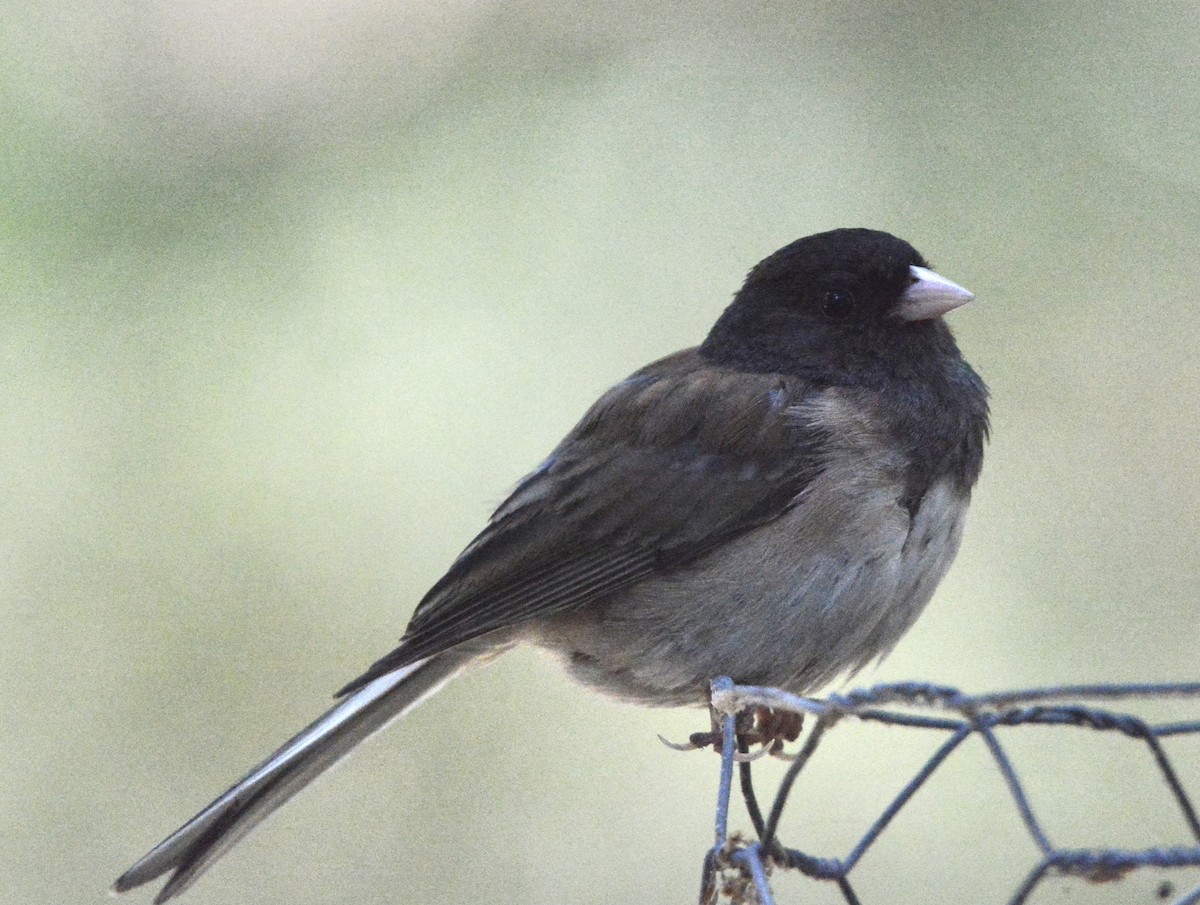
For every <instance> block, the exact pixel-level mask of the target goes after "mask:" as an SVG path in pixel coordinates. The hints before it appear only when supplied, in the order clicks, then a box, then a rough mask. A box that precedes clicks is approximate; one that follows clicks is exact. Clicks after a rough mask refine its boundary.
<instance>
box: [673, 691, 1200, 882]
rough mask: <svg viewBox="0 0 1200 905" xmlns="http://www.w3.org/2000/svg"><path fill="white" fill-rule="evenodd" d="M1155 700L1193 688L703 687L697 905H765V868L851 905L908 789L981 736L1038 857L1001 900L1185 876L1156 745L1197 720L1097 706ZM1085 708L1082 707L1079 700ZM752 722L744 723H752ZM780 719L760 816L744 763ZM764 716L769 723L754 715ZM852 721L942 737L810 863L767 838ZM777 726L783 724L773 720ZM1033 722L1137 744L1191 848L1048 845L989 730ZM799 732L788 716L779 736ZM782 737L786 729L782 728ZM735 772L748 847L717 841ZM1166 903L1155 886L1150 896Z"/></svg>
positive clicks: (1192, 728)
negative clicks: (793, 742)
mask: <svg viewBox="0 0 1200 905" xmlns="http://www.w3.org/2000/svg"><path fill="white" fill-rule="evenodd" d="M1163 698H1190V699H1197V698H1200V682H1195V683H1182V684H1130V685H1072V686H1062V687H1056V688H1037V689H1029V690H1025V691H1013V692H1000V693H997V694H982V695H968V694H963V693H962V692H960V691H958V690H957V689H954V688H948V687H945V686H939V685H928V684H921V683H902V684H896V685H878V686H875V687H873V688H867V689H862V690H858V691H854V692H851V693H850V694H846V695H837V694H834V695H830V696H828V697H827V698H823V699H813V698H804V697H799V696H797V695H792V694H788V693H786V692H783V691H780V690H778V689H774V688H761V687H754V686H744V685H735V684H734V683H733V681H732V680H731V679H728V678H722V679H717V680H716V681H714V682H713V683H712V703H713V710H714V713H715V714H716V716H717V717H719V720H720V725H719V727H718V728H716V729H715V730H714V733H713V735H712V737H711V738H708V739H704V738H698V739H697V741H698V742H705V741H711V742H712V743H714V744H715V745H718V746H719V747H720V750H721V777H720V785H719V791H718V796H717V812H716V843H715V845H714V846H713V848H712V849H710V850H709V852H708V853H707V855H706V856H705V859H704V869H703V877H702V882H701V891H700V902H701V905H712V903H716V902H718V901H719V900H722V899H724V900H726V901H731V902H734V903H737V905H742V903H746V905H749V903H761V905H774V898H773V895H772V892H771V888H770V885H769V883H768V876H769V874H770V872H771V871H773V870H775V869H780V868H781V869H787V870H795V871H799V872H800V873H802V874H804V875H806V876H808V877H811V878H813V879H814V880H818V881H825V882H828V883H831V884H834V885H835V886H836V887H837V889H838V890H839V892H840V893H841V896H842V898H843V899H844V901H845V902H846V903H848V905H863V903H862V901H861V900H860V899H859V897H858V895H857V893H856V892H855V890H854V887H853V885H852V884H851V874H852V872H853V871H854V869H855V867H856V866H857V865H858V864H859V862H860V861H861V860H862V858H863V856H864V855H865V854H866V853H867V851H868V850H869V849H870V847H871V846H872V845H873V844H874V843H875V842H876V841H877V840H878V839H879V837H880V835H881V834H882V833H883V832H884V830H886V829H887V827H888V825H889V824H890V823H891V822H892V820H893V819H894V818H895V817H896V815H897V814H898V813H900V811H901V810H902V809H903V808H904V807H905V805H907V804H908V803H909V801H911V800H912V798H913V796H914V795H915V794H916V793H917V791H918V790H919V789H920V788H921V787H922V786H923V785H924V784H925V782H926V781H927V780H928V779H929V778H930V777H931V776H932V775H933V774H934V772H935V771H936V770H937V769H938V768H939V767H940V766H941V765H942V764H944V763H945V762H946V761H947V759H948V758H950V757H951V755H953V754H954V753H955V751H957V750H959V748H960V746H961V745H962V743H963V742H964V741H966V740H967V739H968V738H970V737H971V736H974V735H978V736H980V737H981V738H982V740H983V742H984V744H985V745H986V748H987V751H988V753H989V755H990V758H991V761H992V763H993V764H994V766H995V769H996V770H997V771H998V772H999V773H1000V775H1001V776H1002V777H1003V780H1004V784H1005V786H1006V788H1007V791H1008V795H1009V798H1010V799H1011V801H1012V804H1013V807H1014V808H1015V809H1016V811H1017V813H1018V814H1019V816H1020V819H1021V822H1022V824H1023V825H1024V828H1025V830H1026V832H1028V834H1029V837H1030V838H1031V839H1032V841H1033V843H1034V845H1035V846H1036V847H1037V850H1038V852H1039V853H1040V860H1038V861H1037V863H1036V864H1034V865H1033V867H1032V868H1031V869H1030V871H1029V873H1028V875H1027V876H1026V877H1025V879H1024V881H1023V882H1022V883H1021V884H1020V886H1019V887H1018V888H1017V889H1016V891H1015V892H1014V893H1013V894H1012V896H1011V898H1010V899H1009V900H1008V901H1009V903H1010V905H1025V903H1028V902H1029V901H1030V898H1031V896H1032V895H1033V893H1034V891H1035V890H1036V889H1037V888H1038V886H1039V885H1040V884H1042V883H1043V881H1045V880H1046V879H1047V878H1049V877H1064V876H1065V877H1075V878H1081V879H1084V880H1090V881H1093V882H1104V881H1109V880H1115V879H1120V878H1121V877H1124V876H1125V875H1126V874H1127V873H1129V872H1131V871H1135V870H1138V869H1141V868H1167V869H1170V868H1186V867H1197V866H1200V820H1198V819H1197V814H1196V808H1195V806H1194V805H1193V803H1192V799H1191V797H1190V796H1189V795H1188V793H1187V791H1186V790H1185V788H1184V784H1183V782H1182V781H1181V780H1180V777H1179V773H1178V771H1177V770H1176V768H1175V765H1174V764H1173V763H1172V761H1171V758H1170V757H1168V755H1167V752H1166V750H1165V749H1164V747H1163V743H1162V742H1163V739H1166V738H1169V737H1172V736H1183V735H1194V734H1200V720H1193V721H1185V722H1168V723H1150V722H1147V721H1146V720H1144V719H1142V718H1141V717H1139V716H1137V715H1135V714H1133V713H1125V712H1116V711H1114V710H1111V709H1106V708H1105V707H1103V706H1101V705H1100V703H1099V702H1106V701H1135V702H1146V701H1148V700H1150V699H1163ZM1084 702H1089V703H1084ZM755 713H757V714H758V720H759V723H758V724H756V723H755V722H754V720H753V717H752V716H751V715H752V714H755ZM780 714H794V715H796V716H799V717H801V718H802V719H804V720H805V721H811V725H810V727H809V728H808V730H807V732H806V734H805V736H804V741H803V743H802V745H801V746H800V749H799V751H798V752H797V753H796V754H795V755H791V758H792V763H791V765H790V766H789V767H788V770H787V772H786V773H785V774H784V777H783V779H782V781H781V782H780V785H779V788H778V789H777V791H776V793H775V796H774V798H773V800H772V803H771V807H770V810H769V812H768V813H767V814H766V815H765V816H764V814H763V811H762V809H761V807H760V806H759V802H758V798H757V795H756V794H755V790H754V785H753V781H752V778H751V760H752V759H753V757H752V756H750V755H749V751H750V746H751V744H752V743H759V744H761V745H763V748H764V749H765V750H768V751H770V752H772V753H777V754H778V753H779V752H780V748H781V742H780V741H779V740H772V738H771V737H770V735H771V730H767V731H766V732H764V731H762V730H760V729H758V728H756V727H757V726H758V725H767V726H777V725H779V724H780V721H779V715H780ZM768 715H769V716H770V719H769V720H768V719H766V717H768ZM846 719H855V720H860V721H865V722H875V723H882V724H885V725H888V726H899V727H907V728H911V729H915V730H924V731H931V732H937V733H941V734H944V735H945V736H946V738H945V740H944V741H943V742H942V744H941V745H940V746H939V747H938V748H937V750H936V751H935V752H934V753H933V755H932V756H931V757H929V758H928V759H927V760H926V761H925V763H924V764H923V765H922V766H921V768H920V769H919V770H917V772H916V773H915V775H913V776H912V778H911V779H910V780H909V781H908V782H907V783H906V784H905V785H904V787H903V788H902V789H901V790H900V792H899V794H897V795H896V797H895V798H893V799H892V801H891V802H890V803H889V804H888V805H887V806H886V807H885V808H884V809H883V811H882V813H880V814H879V816H878V817H877V818H876V819H875V820H874V821H873V822H872V823H871V824H870V826H869V827H868V828H867V830H866V832H865V833H864V834H863V835H862V837H861V838H860V839H859V840H858V842H857V844H855V845H854V847H853V849H852V850H851V851H850V853H849V854H848V855H846V856H845V857H844V858H822V857H815V856H813V855H810V854H806V853H805V852H802V851H798V850H796V849H790V848H786V847H785V846H783V845H782V844H781V843H780V842H779V839H778V830H779V822H780V818H781V817H782V815H783V811H784V806H785V805H786V804H787V802H788V798H789V796H790V795H791V792H792V787H793V785H794V783H795V782H796V779H797V777H798V776H799V775H800V772H801V771H802V770H803V769H804V767H805V765H806V764H808V763H809V762H810V761H811V760H812V758H813V756H814V755H815V754H816V752H817V750H818V748H819V747H820V744H821V740H822V738H823V737H824V735H825V734H826V733H827V732H829V731H830V730H831V729H833V728H834V727H835V726H836V725H837V724H838V723H839V722H840V721H842V720H846ZM783 725H784V726H785V727H786V725H787V721H786V720H785V721H783ZM1022 725H1038V726H1049V727H1061V728H1063V729H1064V730H1066V729H1087V730H1094V731H1099V732H1107V733H1116V734H1117V735H1119V736H1123V737H1125V738H1128V739H1130V740H1131V741H1132V742H1133V743H1137V744H1141V745H1143V746H1144V747H1145V749H1146V751H1147V754H1148V756H1149V757H1150V758H1151V759H1152V761H1153V763H1154V765H1155V767H1156V770H1157V772H1158V774H1159V776H1160V777H1161V779H1162V781H1163V783H1164V784H1165V786H1166V788H1167V789H1168V790H1169V792H1170V795H1171V798H1172V800H1173V802H1174V804H1175V806H1176V807H1178V809H1179V813H1180V815H1181V816H1182V818H1183V821H1184V822H1185V824H1186V825H1187V828H1188V832H1189V833H1190V835H1191V838H1192V839H1193V840H1194V841H1195V843H1196V844H1195V845H1187V846H1163V847H1154V848H1143V849H1126V848H1089V849H1069V848H1061V847H1057V846H1055V845H1053V844H1052V843H1051V841H1050V838H1049V835H1048V834H1047V832H1046V830H1045V828H1044V826H1043V824H1042V822H1041V821H1039V819H1038V818H1037V816H1036V814H1035V809H1034V806H1033V802H1032V801H1031V796H1030V794H1029V792H1028V791H1027V789H1026V786H1025V784H1023V783H1022V781H1021V778H1020V777H1019V776H1018V774H1017V770H1016V768H1015V767H1014V765H1013V760H1012V758H1011V757H1010V756H1009V754H1008V752H1007V751H1006V749H1005V746H1004V744H1002V742H1001V740H1000V738H999V737H998V733H997V730H998V729H1002V728H1004V727H1010V726H1022ZM798 729H799V725H798V723H795V721H794V718H793V727H792V731H791V732H790V733H787V734H786V735H784V736H783V737H786V738H789V739H791V738H795V737H796V732H797V731H798ZM785 731H786V729H785ZM735 767H736V770H737V772H738V773H739V780H740V788H741V792H742V796H743V799H744V800H745V803H746V810H747V813H748V815H749V817H750V821H751V823H752V824H753V825H754V832H755V835H756V836H757V839H756V840H753V841H751V840H748V839H746V838H744V837H743V836H741V835H740V834H733V835H731V834H730V832H729V801H730V796H731V793H732V789H733V774H734V772H735ZM1171 895H1173V892H1172V887H1171V886H1170V885H1169V884H1163V886H1162V888H1161V891H1160V897H1161V898H1162V899H1164V900H1165V899H1166V898H1168V897H1170V896H1171ZM1173 905H1200V887H1197V888H1195V889H1193V890H1192V891H1190V892H1188V893H1186V894H1185V895H1183V896H1182V897H1181V898H1177V899H1175V901H1174V903H1173Z"/></svg>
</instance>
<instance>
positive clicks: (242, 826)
mask: <svg viewBox="0 0 1200 905" xmlns="http://www.w3.org/2000/svg"><path fill="white" fill-rule="evenodd" d="M473 659H474V658H473V657H471V656H469V655H467V654H460V653H457V652H455V651H448V652H446V653H441V654H437V655H435V656H433V657H429V658H428V659H425V660H419V661H417V662H416V663H413V664H410V665H408V666H404V667H401V668H400V669H397V670H395V671H393V672H390V673H388V674H386V675H383V676H380V677H379V678H377V679H375V680H373V681H372V682H370V683H369V684H367V685H365V686H363V687H362V688H360V689H358V690H357V691H355V692H354V693H353V694H351V695H349V696H348V697H346V698H344V699H343V700H341V701H339V702H338V704H337V705H336V706H334V707H333V708H332V709H331V710H329V712H327V713H326V714H325V715H324V716H322V717H320V718H319V719H318V720H316V722H314V723H312V724H311V725H309V726H308V727H307V728H305V729H303V730H301V731H300V732H298V733H297V734H296V735H295V736H293V737H292V738H291V739H290V740H288V742H287V743H286V744H284V745H283V747H281V748H280V749H279V750H278V751H276V752H275V753H274V754H272V755H271V756H270V757H268V758H267V759H266V760H264V761H263V762H262V763H261V764H259V765H258V766H257V767H255V768H254V769H253V770H251V771H250V772H249V773H247V774H246V775H245V776H244V777H243V778H242V779H240V780H239V781H238V782H237V783H235V784H234V785H233V786H232V787H231V788H230V789H229V791H227V792H225V794H223V795H222V796H221V797H219V798H218V799H217V800H216V801H214V802H213V803H212V804H210V805H209V806H208V807H206V808H205V809H204V810H203V811H201V812H200V813H199V814H197V815H196V816H195V817H193V818H192V819H191V820H189V821H188V822H187V823H185V824H184V825H183V826H181V827H180V828H179V829H177V830H176V831H175V832H174V833H172V834H171V835H170V836H168V837H167V838H166V839H164V840H163V841H162V842H160V843H159V844H158V845H156V846H155V847H154V848H153V849H151V850H150V851H149V852H148V853H147V854H146V855H145V856H144V857H143V858H142V859H141V860H140V861H138V862H137V863H136V864H135V865H133V867H131V868H129V870H127V871H125V873H123V874H122V875H121V876H120V877H119V878H118V879H117V882H116V883H115V884H114V885H113V888H114V889H115V890H116V891H117V892H124V891H125V890H127V889H133V888H134V887H135V886H141V885H142V884H143V883H148V882H150V881H151V880H153V879H155V878H156V877H159V876H161V875H163V874H165V873H167V872H168V871H174V873H173V874H172V875H171V877H170V879H169V880H168V881H167V883H166V885H165V886H164V887H163V888H162V890H161V891H160V892H159V893H158V895H157V896H156V897H155V899H154V901H155V902H156V903H162V902H165V901H167V900H168V899H170V898H172V897H174V896H177V895H179V894H180V893H181V892H183V891H184V890H185V889H187V888H188V887H189V886H191V885H192V883H194V882H195V881H196V878H197V877H199V876H200V875H201V874H202V873H204V871H206V870H207V869H208V868H209V867H211V866H212V865H213V863H214V862H216V860H217V859H218V858H220V857H221V856H222V855H223V854H225V853H226V852H227V851H229V849H231V848H232V847H233V846H234V845H235V844H237V843H238V842H239V841H240V840H241V839H242V837H244V836H245V835H246V834H247V833H249V832H250V831H251V830H252V829H254V827H256V826H257V825H258V824H259V823H260V822H262V821H263V820H264V819H265V818H266V817H267V816H268V815H270V814H271V813H272V812H273V811H275V809H276V808H278V807H280V806H281V805H283V804H284V803H285V802H286V801H287V800H288V799H289V798H291V797H292V796H293V795H295V794H296V793H297V792H299V791H300V790H301V789H303V788H304V787H305V786H307V785H308V784H309V783H310V782H312V781H313V780H314V779H316V778H317V777H318V776H320V775H321V774H322V773H324V772H325V771H326V770H328V769H329V768H330V767H332V766H333V765H334V764H335V763H337V762H338V760H340V759H341V758H342V757H344V756H345V755H346V754H348V753H349V752H350V750H351V749H352V748H354V747H355V746H356V745H358V743H359V742H361V741H363V740H364V739H365V738H367V736H369V735H371V734H372V733H374V732H377V731H378V730H380V729H382V728H383V727H384V726H385V725H387V724H388V723H389V722H391V721H392V720H394V719H396V718H397V717H399V716H402V715H403V714H405V713H407V712H409V711H410V710H413V709H414V708H415V707H416V706H417V705H418V704H420V703H421V702H422V701H423V700H425V699H426V698H427V697H429V696H430V695H432V694H433V693H434V692H436V691H437V690H438V689H439V688H441V687H442V686H443V685H444V684H446V682H448V681H449V680H450V679H452V678H453V677H454V676H455V675H456V674H457V673H459V672H461V671H462V670H463V669H464V668H465V667H466V666H467V665H468V664H469V663H470V662H471V661H472V660H473Z"/></svg>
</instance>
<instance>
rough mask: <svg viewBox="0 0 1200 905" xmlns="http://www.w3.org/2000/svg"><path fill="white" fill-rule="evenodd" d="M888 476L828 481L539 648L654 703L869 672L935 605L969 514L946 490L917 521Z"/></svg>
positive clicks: (933, 495) (603, 685) (931, 494)
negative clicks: (732, 683)
mask: <svg viewBox="0 0 1200 905" xmlns="http://www.w3.org/2000/svg"><path fill="white" fill-rule="evenodd" d="M894 477H895V476H894ZM880 478H881V476H880V475H879V474H878V473H877V472H876V473H867V472H865V471H860V472H858V473H856V474H849V475H847V474H840V475H839V474H831V473H829V472H826V473H824V474H823V475H822V476H821V477H820V478H819V479H818V480H817V481H815V482H814V483H813V485H812V486H810V487H809V488H808V490H806V492H805V494H804V495H803V499H801V500H799V501H798V502H797V505H795V506H794V507H793V508H792V509H791V510H790V511H789V512H788V513H787V514H785V515H784V516H783V517H782V518H780V519H777V520H776V521H774V522H772V523H770V524H769V525H765V526H762V527H760V528H758V529H755V530H753V531H750V532H748V533H746V534H744V535H742V536H740V537H738V538H735V539H733V540H731V541H729V542H728V543H726V544H725V545H723V546H722V547H720V548H718V549H717V550H715V551H713V552H712V553H709V554H708V555H707V556H705V557H703V559H702V560H700V561H698V562H696V563H693V564H691V565H690V566H688V567H687V568H684V569H681V570H678V571H677V572H675V573H672V574H665V575H662V576H658V577H655V578H652V579H649V580H646V581H643V582H640V583H639V584H637V585H635V586H633V587H630V588H627V589H625V590H623V591H622V592H620V593H619V594H617V595H615V596H614V597H613V598H612V599H610V600H608V601H606V602H604V603H603V604H601V605H595V606H593V607H590V608H588V609H586V610H582V611H578V612H575V613H571V614H567V615H564V617H562V618H561V619H556V620H553V621H551V622H548V623H546V624H544V625H543V626H542V627H541V628H540V630H539V632H538V637H536V638H535V640H537V641H538V642H539V643H540V644H541V645H543V646H545V647H547V648H549V649H551V650H552V651H554V652H555V653H557V654H559V655H560V656H561V657H562V658H563V659H564V661H565V662H566V664H567V666H568V668H569V669H570V671H571V672H572V673H573V674H574V676H575V677H576V678H577V679H578V680H580V681H582V682H583V683H584V684H587V685H590V686H593V687H595V688H597V689H598V690H600V691H605V692H608V693H610V694H613V695H616V696H618V697H621V698H625V699H630V700H635V701H641V702H644V703H651V704H657V705H669V704H691V703H702V702H703V701H704V700H705V699H706V696H707V688H708V682H709V681H710V680H711V679H713V678H715V677H716V676H720V675H729V676H732V677H733V678H734V679H735V680H736V681H738V682H743V683H749V684H763V685H773V686H778V687H783V688H787V689H790V690H792V691H796V692H807V691H811V690H813V689H814V688H817V687H819V686H821V685H823V684H826V683H828V682H829V681H831V680H833V679H835V678H836V677H838V676H839V675H841V674H844V673H848V672H852V671H855V670H857V669H860V668H861V667H863V666H865V665H866V664H867V663H869V662H870V661H871V660H873V659H875V658H877V657H881V656H883V655H884V654H886V653H887V652H889V651H890V650H891V649H892V647H893V646H894V645H895V643H896V642H897V641H898V640H899V639H900V636H901V635H903V634H904V632H905V631H907V629H908V628H909V627H910V626H911V625H912V624H913V622H914V621H915V620H916V619H917V617H918V616H919V615H920V613H921V611H922V610H923V609H924V607H925V605H926V604H927V603H928V602H929V599H930V598H931V597H932V595H933V592H934V589H935V588H936V587H937V584H938V582H939V581H941V579H942V576H943V575H944V574H945V572H946V570H947V569H948V568H949V566H950V563H951V561H952V560H953V558H954V555H955V553H956V552H957V550H958V545H959V541H960V539H961V536H962V526H963V520H964V516H965V512H966V499H965V498H964V496H963V494H962V493H961V492H960V491H959V490H957V489H956V487H955V486H954V485H953V482H951V481H949V480H947V481H939V482H935V483H934V484H933V485H932V486H931V487H930V488H929V491H928V492H927V493H926V495H925V497H924V498H923V500H922V502H921V504H920V506H919V507H918V508H917V509H916V511H915V512H914V513H913V514H912V516H910V515H909V513H908V511H907V510H906V509H905V508H904V507H903V506H902V505H901V504H900V503H899V499H900V495H901V488H902V481H901V480H900V479H899V478H898V477H895V479H894V480H888V481H883V480H880Z"/></svg>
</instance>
